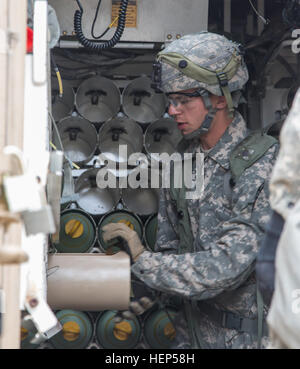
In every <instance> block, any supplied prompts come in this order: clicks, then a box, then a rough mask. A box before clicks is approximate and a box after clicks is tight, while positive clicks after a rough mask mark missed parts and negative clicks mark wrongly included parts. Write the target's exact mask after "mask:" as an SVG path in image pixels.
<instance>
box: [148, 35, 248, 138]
mask: <svg viewBox="0 0 300 369" xmlns="http://www.w3.org/2000/svg"><path fill="white" fill-rule="evenodd" d="M153 67H154V69H153V82H154V86H155V87H156V88H158V89H160V90H162V91H163V92H165V93H166V94H167V95H168V94H171V93H178V92H179V91H182V90H188V89H191V88H197V91H196V92H197V94H196V96H202V97H203V101H204V104H205V106H206V108H207V110H208V114H207V116H206V117H205V120H204V122H203V124H202V125H201V127H200V128H199V130H197V131H196V132H193V133H191V134H190V135H186V137H185V138H188V139H189V138H193V137H195V136H196V135H199V134H203V133H206V132H207V131H208V130H209V128H210V125H211V122H212V120H213V118H214V116H215V114H216V111H217V110H216V109H214V108H212V105H211V102H210V99H209V93H211V94H214V95H217V96H223V95H224V96H225V98H226V101H227V105H228V109H229V114H230V116H232V117H233V113H234V105H237V104H236V101H235V102H234V101H233V100H234V98H233V93H235V91H239V90H241V89H242V88H243V86H244V85H245V83H246V82H247V81H248V77H249V76H248V70H247V66H246V65H245V63H244V60H243V56H242V52H241V45H239V44H237V43H235V42H232V41H230V40H228V39H227V38H226V37H224V36H222V35H219V34H216V33H211V32H206V31H205V32H200V33H197V34H192V35H186V36H183V37H182V38H180V39H178V40H175V41H173V42H172V43H170V44H169V45H168V46H167V47H166V48H165V49H164V50H163V51H161V52H160V53H158V55H157V61H156V63H154V66H153Z"/></svg>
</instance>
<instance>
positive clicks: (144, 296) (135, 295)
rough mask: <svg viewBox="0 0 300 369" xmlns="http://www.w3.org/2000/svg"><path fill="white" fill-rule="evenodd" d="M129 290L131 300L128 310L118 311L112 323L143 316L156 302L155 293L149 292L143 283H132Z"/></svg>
mask: <svg viewBox="0 0 300 369" xmlns="http://www.w3.org/2000/svg"><path fill="white" fill-rule="evenodd" d="M131 288H132V298H131V301H130V303H129V308H128V310H125V311H120V312H118V313H117V314H116V315H115V317H114V321H115V322H116V323H119V322H121V321H122V320H124V319H127V320H133V319H134V317H135V316H139V315H142V314H144V313H145V312H146V311H147V310H149V309H150V308H152V306H154V305H155V304H156V302H157V296H156V293H155V291H153V290H151V289H150V288H149V287H147V286H146V285H145V284H144V283H142V282H138V281H134V282H133V283H132V286H131Z"/></svg>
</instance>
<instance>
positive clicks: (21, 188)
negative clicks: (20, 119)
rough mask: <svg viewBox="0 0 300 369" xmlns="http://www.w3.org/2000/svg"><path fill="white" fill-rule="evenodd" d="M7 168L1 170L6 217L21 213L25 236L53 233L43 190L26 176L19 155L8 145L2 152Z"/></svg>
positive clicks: (33, 179)
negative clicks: (6, 210) (10, 214)
mask: <svg viewBox="0 0 300 369" xmlns="http://www.w3.org/2000/svg"><path fill="white" fill-rule="evenodd" d="M4 154H5V155H2V156H1V157H3V158H4V159H5V160H4V162H5V163H6V165H5V166H4V167H5V168H4V170H2V173H1V174H2V191H3V193H2V194H1V195H4V199H5V201H6V205H7V209H8V212H7V213H8V214H9V212H10V213H12V215H16V214H18V213H19V214H20V215H21V218H22V220H23V221H24V224H25V230H26V233H27V235H31V234H36V233H39V232H42V233H54V232H55V223H54V220H53V215H52V211H51V208H50V207H49V205H48V204H47V199H46V194H45V189H44V187H43V186H42V185H41V183H39V181H38V179H37V178H36V177H35V176H34V175H32V174H30V173H26V172H25V169H24V167H25V166H24V163H23V156H22V152H20V150H18V149H17V148H15V147H13V146H10V147H6V148H5V149H4Z"/></svg>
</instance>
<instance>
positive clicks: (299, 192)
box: [270, 90, 300, 219]
mask: <svg viewBox="0 0 300 369" xmlns="http://www.w3.org/2000/svg"><path fill="white" fill-rule="evenodd" d="M280 143H281V145H280V151H279V155H278V160H277V161H276V164H275V167H274V171H273V174H272V178H271V182H270V202H271V206H272V208H273V209H274V210H276V211H277V212H278V213H279V214H281V216H282V217H283V218H284V219H286V218H287V216H288V214H289V212H290V211H291V210H292V209H293V206H294V204H296V202H297V201H298V200H299V198H300V90H298V91H297V94H296V95H295V98H294V101H293V105H292V108H291V110H290V112H289V115H288V117H287V119H286V120H285V122H284V125H283V127H282V129H281V132H280Z"/></svg>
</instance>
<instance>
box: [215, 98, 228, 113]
mask: <svg viewBox="0 0 300 369" xmlns="http://www.w3.org/2000/svg"><path fill="white" fill-rule="evenodd" d="M226 106H227V101H226V98H225V96H216V108H217V109H219V110H222V109H225V108H226Z"/></svg>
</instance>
